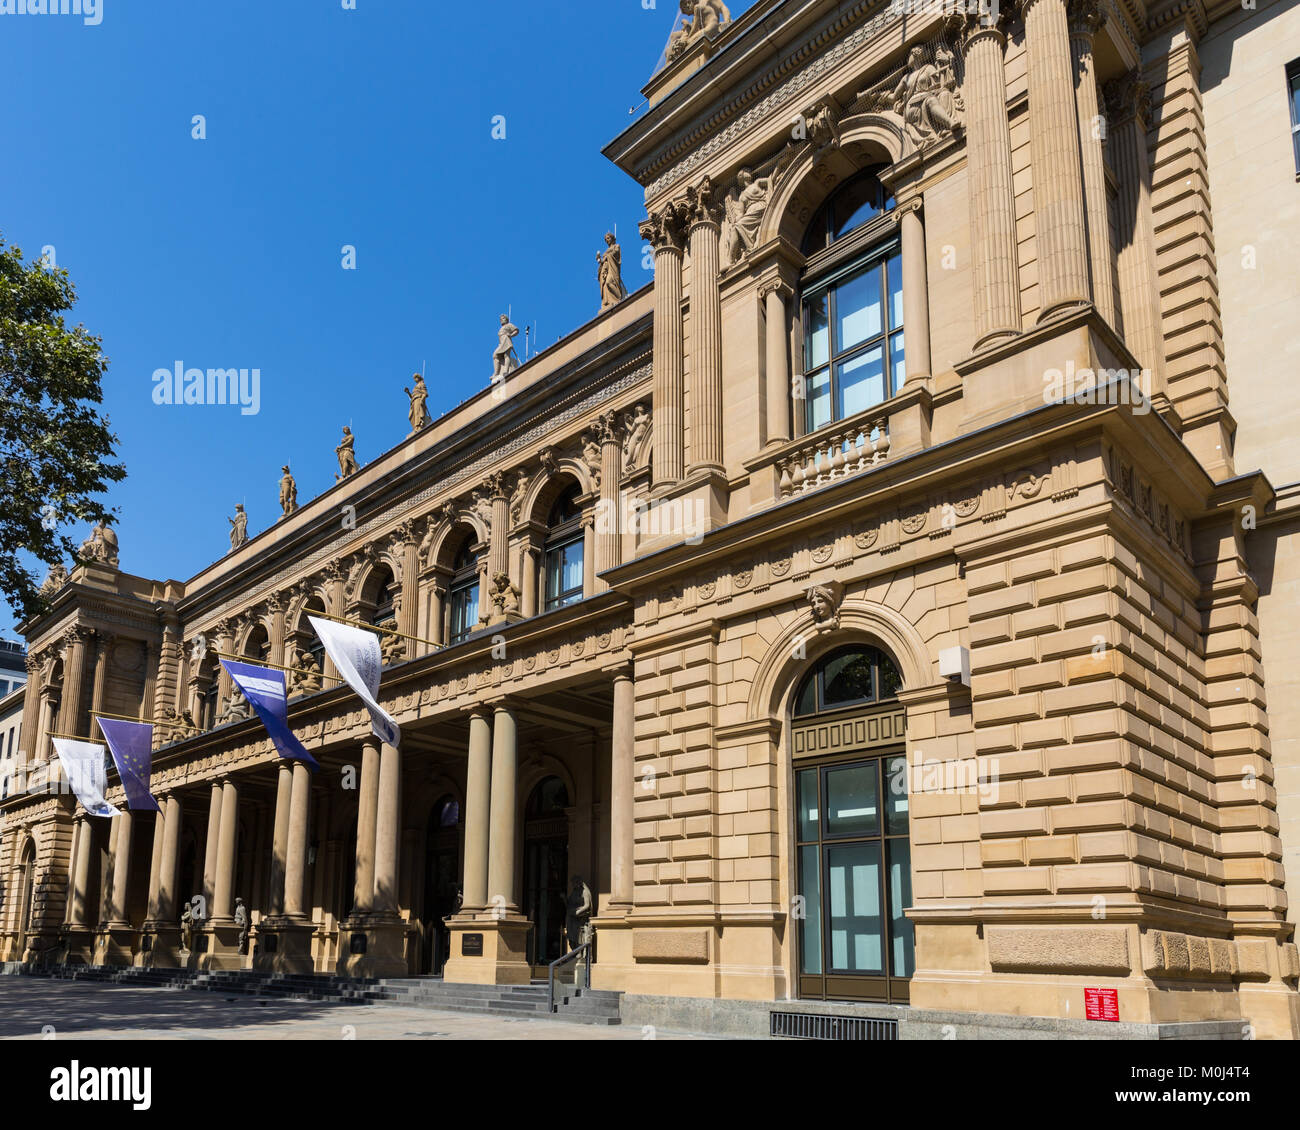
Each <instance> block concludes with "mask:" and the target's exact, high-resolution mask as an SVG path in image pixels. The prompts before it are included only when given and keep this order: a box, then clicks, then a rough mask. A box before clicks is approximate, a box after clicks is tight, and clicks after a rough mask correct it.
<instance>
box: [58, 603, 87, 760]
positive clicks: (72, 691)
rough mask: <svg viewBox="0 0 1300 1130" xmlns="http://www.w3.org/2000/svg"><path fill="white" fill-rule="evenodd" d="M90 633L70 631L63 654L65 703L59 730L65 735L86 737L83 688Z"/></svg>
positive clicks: (61, 712)
mask: <svg viewBox="0 0 1300 1130" xmlns="http://www.w3.org/2000/svg"><path fill="white" fill-rule="evenodd" d="M88 636H89V633H88V632H87V631H86V629H85V628H72V629H71V630H69V632H68V634H67V637H66V639H65V643H64V652H63V703H62V706H61V708H60V711H59V722H58V726H59V729H60V730H61V731H62V732H63V733H65V734H72V735H82V736H85V735H86V731H85V730H82V729H80V728H79V727H80V726H81V688H82V681H83V679H84V678H85V673H86V652H87V647H86V643H87V639H88Z"/></svg>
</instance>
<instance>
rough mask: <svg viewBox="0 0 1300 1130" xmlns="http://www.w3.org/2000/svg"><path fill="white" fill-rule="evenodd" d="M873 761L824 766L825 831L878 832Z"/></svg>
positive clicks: (830, 833) (833, 833) (843, 833)
mask: <svg viewBox="0 0 1300 1130" xmlns="http://www.w3.org/2000/svg"><path fill="white" fill-rule="evenodd" d="M876 765H877V763H876V762H874V761H869V762H867V763H866V764H860V765H849V766H845V767H844V768H843V769H827V770H826V834H827V835H828V836H878V835H880V803H879V800H878V798H877V796H876V777H877V773H878V770H877V768H876Z"/></svg>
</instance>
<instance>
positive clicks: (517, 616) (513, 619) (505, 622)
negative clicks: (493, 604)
mask: <svg viewBox="0 0 1300 1130" xmlns="http://www.w3.org/2000/svg"><path fill="white" fill-rule="evenodd" d="M526 619H528V617H527V616H525V615H524V614H523V613H522V612H503V613H502V614H501V615H499V616H497V615H495V614H494V615H493V617H492V619H491V620H489V621H488V623H487V626H488V627H489V628H500V627H503V626H509V625H510V624H520V623H522V622H523V621H524V620H526Z"/></svg>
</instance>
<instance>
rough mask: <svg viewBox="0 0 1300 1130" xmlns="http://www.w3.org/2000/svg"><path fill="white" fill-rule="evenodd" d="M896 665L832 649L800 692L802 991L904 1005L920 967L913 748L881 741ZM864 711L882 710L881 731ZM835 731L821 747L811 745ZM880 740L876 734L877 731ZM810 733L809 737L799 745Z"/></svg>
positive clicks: (862, 651) (871, 653) (864, 652)
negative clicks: (915, 924) (914, 907)
mask: <svg viewBox="0 0 1300 1130" xmlns="http://www.w3.org/2000/svg"><path fill="white" fill-rule="evenodd" d="M901 683H902V680H901V679H900V678H899V674H898V666H897V664H896V663H894V661H893V660H892V659H891V658H890V657H889V656H888V655H886V654H885V653H884V652H883V651H880V650H879V649H878V648H873V647H849V648H842V649H840V650H838V651H834V652H832V653H831V654H830V655H828V656H826V657H825V658H824V659H823V660H821V661H820V662H819V663H818V664H817V665H816V667H814V668H813V670H812V671H810V672H809V673H808V675H807V676H806V678H805V679H804V681H803V682H802V683H801V684H800V686H799V690H798V692H797V694H796V696H795V710H794V714H795V720H794V721H795V728H796V741H795V743H794V753H793V759H794V770H795V772H794V784H795V808H796V816H795V829H794V830H795V852H796V860H797V862H796V871H797V878H798V890H799V894H800V896H801V897H802V898H803V899H804V905H805V908H806V913H805V915H804V917H803V919H802V920H801V921H800V922H799V927H798V943H799V975H798V988H799V995H800V996H801V997H808V998H817V999H823V1000H824V999H853V1000H877V1001H888V1002H892V1003H906V1002H907V1000H908V996H909V984H908V981H909V979H910V977H911V976H912V970H913V967H914V964H915V960H914V957H913V945H914V943H913V928H912V923H911V922H910V921H909V920H908V918H907V914H906V911H907V908H908V907H909V906H910V905H911V902H912V875H911V840H910V836H909V823H908V822H909V811H908V808H909V806H908V793H909V790H908V773H907V753H906V751H905V749H904V747H903V742H902V735H901V730H898V731H896V732H897V733H898V740H897V741H893V742H888V741H887V742H881V741H880V740H878V738H879V735H880V734H881V733H883V732H884V731H885V729H886V727H885V721H884V719H885V718H886V717H887V716H888V715H889V714H891V713H892V712H896V711H898V710H899V709H900V708H899V706H898V703H897V694H898V691H899V689H900V687H901ZM862 714H870V715H877V716H882V717H881V720H880V721H879V723H878V724H877V725H875V726H874V727H873V726H871V725H867V724H865V723H867V722H868V721H869V719H866V718H863V717H861V715H862ZM817 733H826V734H833V735H834V740H833V741H826V742H825V743H822V742H819V741H815V740H808V739H809V738H810V737H811V736H812V735H815V734H817ZM873 733H874V734H875V735H876V738H875V739H873V738H872V736H871V735H872V734H873ZM800 735H803V737H804V738H805V740H802V741H800V740H798V738H799V737H800Z"/></svg>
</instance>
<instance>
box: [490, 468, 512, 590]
mask: <svg viewBox="0 0 1300 1130" xmlns="http://www.w3.org/2000/svg"><path fill="white" fill-rule="evenodd" d="M483 490H484V492H485V493H486V494H487V496H488V498H490V499H491V500H492V535H491V538H490V540H489V541H488V580H489V581H491V580H493V578H495V577H496V575H497V574H498V573H505V574H507V575H509V573H510V490H509V487H508V485H507V483H506V477H505V475H504V474H503V473H502V472H500V471H498V472H497V473H495V474H493V475H489V476H488V478H487V480H486V481H485V482H484V483H483Z"/></svg>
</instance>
